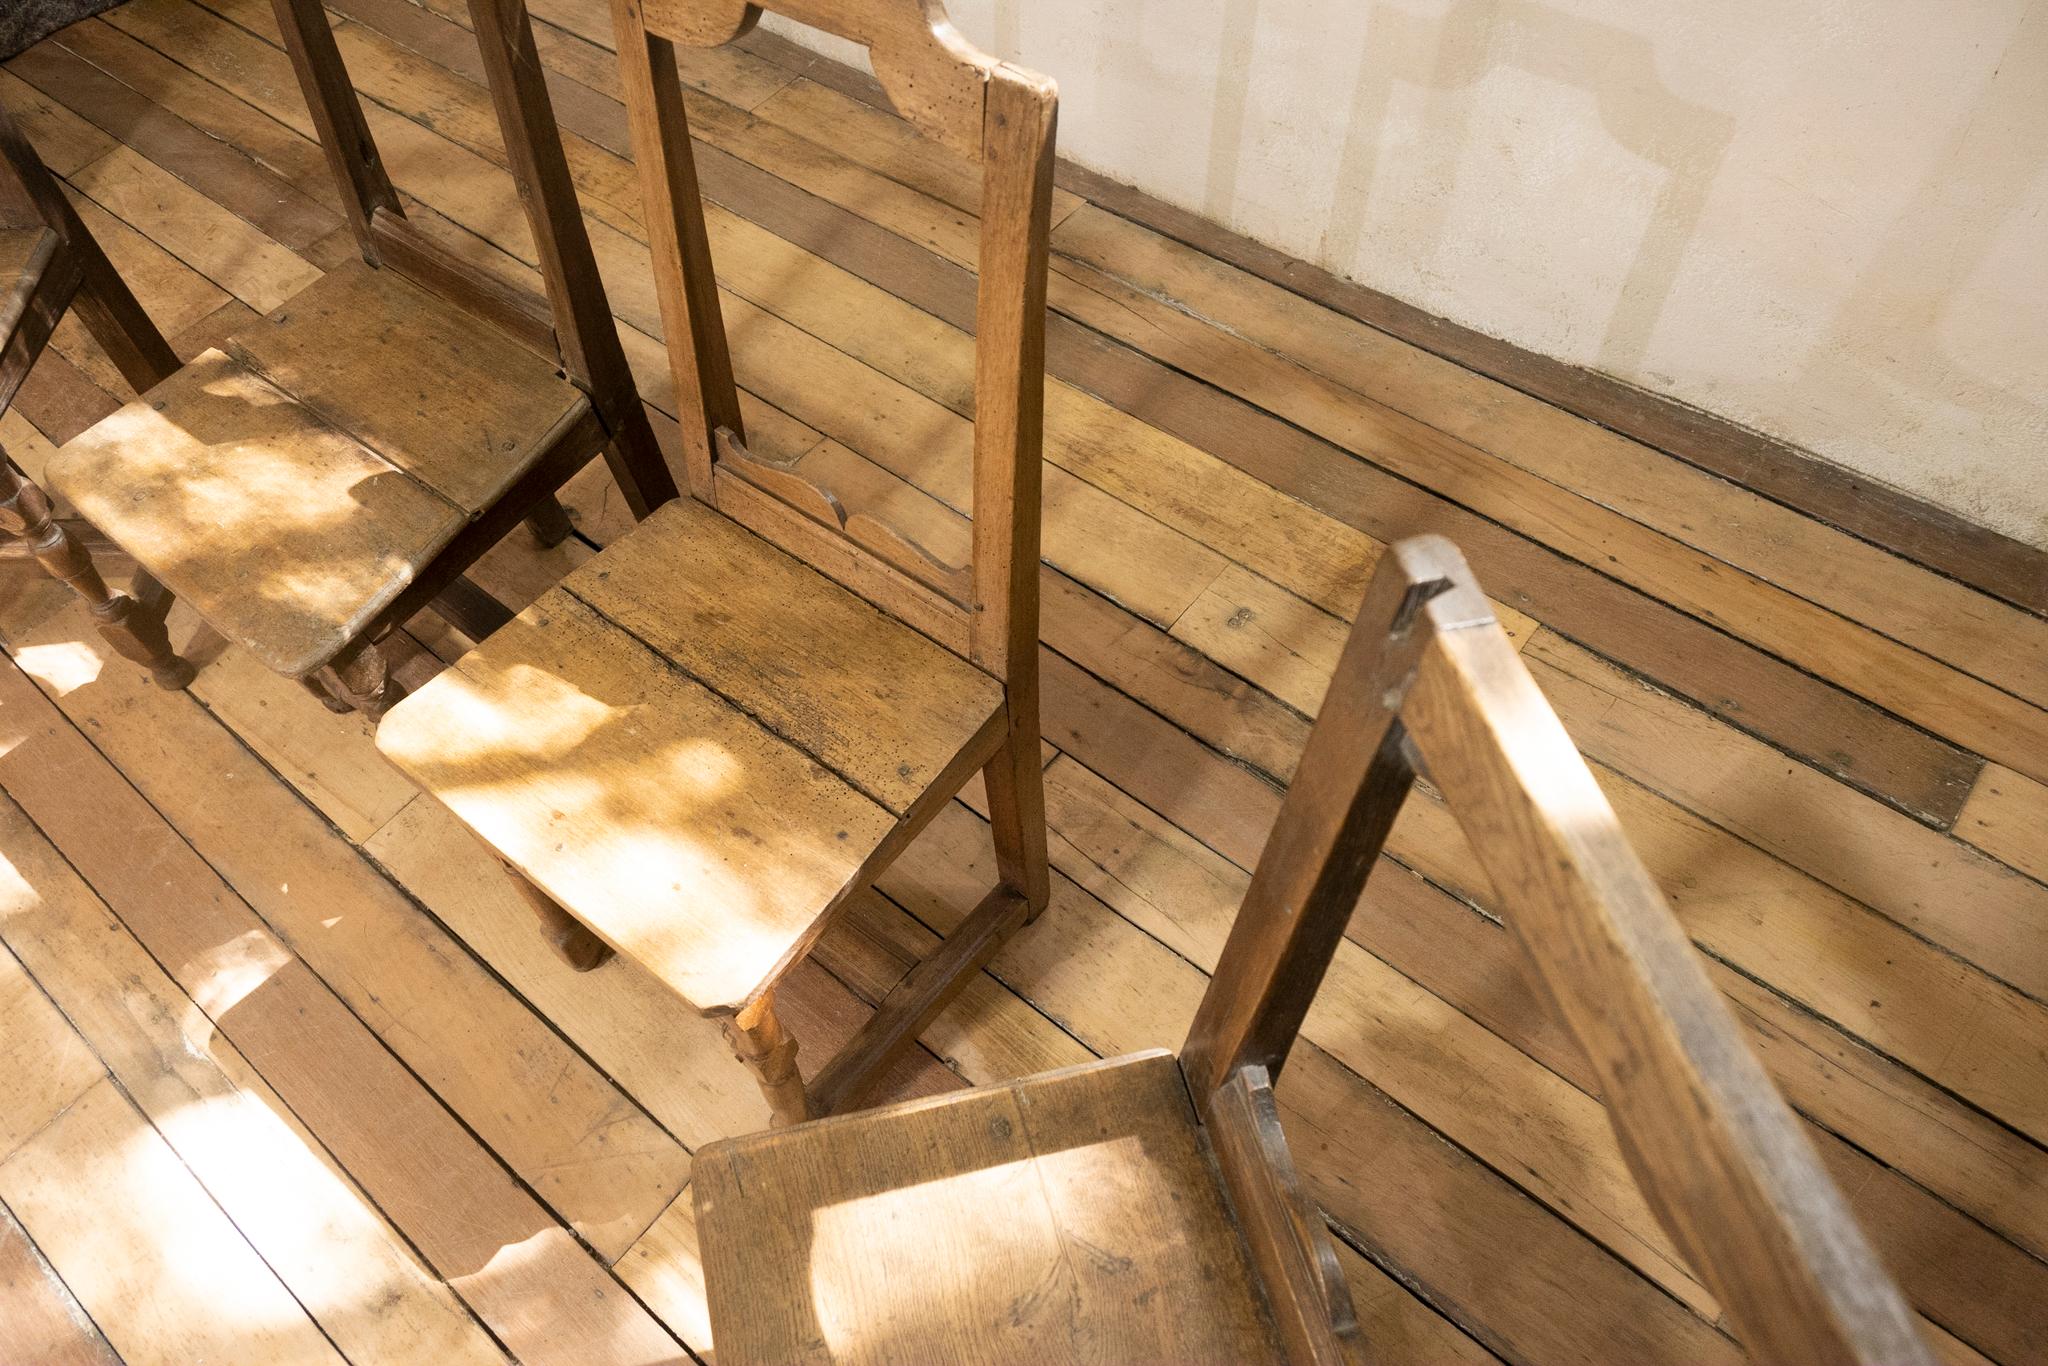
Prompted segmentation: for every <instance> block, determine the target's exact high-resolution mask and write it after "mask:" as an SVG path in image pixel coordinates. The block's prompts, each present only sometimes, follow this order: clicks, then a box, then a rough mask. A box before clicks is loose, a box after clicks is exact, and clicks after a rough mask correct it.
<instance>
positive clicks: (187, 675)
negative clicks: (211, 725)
mask: <svg viewBox="0 0 2048 1366" xmlns="http://www.w3.org/2000/svg"><path fill="white" fill-rule="evenodd" d="M0 532H5V533H7V534H9V535H13V536H18V537H20V538H21V539H22V540H24V541H26V542H27V543H28V547H29V550H30V551H31V552H32V553H33V554H34V555H35V557H36V563H37V564H39V565H41V566H42V568H43V572H44V573H46V574H48V575H49V576H50V577H51V578H53V579H55V580H57V581H58V582H59V583H62V584H64V585H65V586H67V587H68V588H70V589H71V591H72V592H74V593H76V594H78V596H79V597H81V598H83V599H85V605H86V606H87V608H89V609H90V610H91V612H92V615H93V620H94V622H95V623H96V624H97V626H98V628H99V633H100V635H101V636H102V637H103V638H105V640H106V642H107V644H108V645H109V646H111V647H112V648H113V650H114V652H115V653H116V654H118V655H120V656H121V657H122V658H123V659H129V660H133V661H134V662H135V663H137V664H140V665H142V666H144V667H145V668H147V669H148V670H149V673H150V677H151V678H153V679H155V680H156V685H157V686H158V687H160V688H164V689H167V690H171V691H176V690H177V689H179V688H183V687H184V686H185V685H186V684H188V683H190V682H191V681H192V677H193V673H194V670H193V668H192V665H191V664H190V663H188V662H187V661H185V660H182V659H180V658H178V656H177V655H176V654H175V653H174V652H173V651H172V650H171V637H170V632H169V631H167V630H166V629H165V627H164V615H165V612H166V611H167V610H168V608H169V606H170V603H169V596H168V594H164V595H162V596H161V597H160V598H157V600H154V601H150V602H137V601H136V600H135V599H134V598H131V597H129V596H128V595H127V594H126V593H116V592H113V591H112V590H111V589H109V588H108V587H107V583H106V580H105V579H103V578H101V577H100V571H99V570H98V568H96V567H95V566H94V564H93V562H92V555H91V554H90V553H89V552H88V551H87V550H86V549H85V547H84V546H82V545H80V544H79V543H78V542H77V541H76V540H74V539H73V538H72V536H71V533H70V532H68V531H66V530H65V529H64V527H63V524H62V523H60V522H59V521H58V520H57V518H56V516H55V514H54V512H53V510H52V509H51V506H50V499H49V496H48V495H47V494H45V493H44V492H43V491H42V489H40V488H39V487H37V486H36V484H35V483H34V482H33V481H32V480H30V479H29V478H27V477H26V476H25V475H23V474H22V473H21V472H20V471H19V470H17V469H15V468H14V466H12V465H11V464H8V463H6V461H5V460H4V459H0ZM149 582H150V583H151V584H152V585H154V584H155V580H150V581H149ZM152 596H153V597H154V596H155V595H152Z"/></svg>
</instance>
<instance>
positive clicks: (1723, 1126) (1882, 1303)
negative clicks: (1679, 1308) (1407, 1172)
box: [1182, 536, 1932, 1366]
mask: <svg viewBox="0 0 2048 1366" xmlns="http://www.w3.org/2000/svg"><path fill="white" fill-rule="evenodd" d="M1418 771H1420V772H1422V773H1423V774H1425V775H1426V776H1427V777H1428V778H1429V780H1430V781H1431V782H1432V783H1433V784H1434V785H1435V786H1436V787H1437V788H1438V789H1439V790H1440V791H1441V792H1442V794H1443V797H1444V801H1445V804H1446V805H1447V806H1448V807H1449V808H1450V810H1451V813H1452V814H1453V815H1454V816H1455V817H1456V818H1457V819H1458V822H1459V824H1460V826H1461V827H1462V828H1463V829H1464V832H1465V834H1466V837H1467V839H1468V841H1469V842H1470V844H1471V846H1472V848H1473V849H1474V851H1475V852H1476V853H1477V855H1478V857H1479V862H1480V864H1481V866H1482V867H1483V868H1484V870H1485V872H1486V874H1487V876H1488V878H1489V879H1490V880H1491V882H1492V884H1493V887H1494V889H1495V891H1496V893H1497V894H1498V896H1499V898H1500V900H1501V911H1502V914H1503V916H1504V917H1505V919H1506V921H1507V924H1508V926H1509V929H1510V931H1511V933H1512V934H1513V936H1514V939H1515V942H1516V943H1517V945H1518V946H1519V947H1520V950H1521V953H1522V955H1523V959H1524V962H1525V964H1526V966H1527V967H1528V968H1529V969H1530V970H1531V975H1532V976H1533V977H1534V979H1535V981H1536V982H1537V983H1538V985H1539V988H1540V990H1541V992H1542V994H1543V995H1544V996H1546V997H1547V999H1548V1000H1549V1001H1550V1003H1551V1005H1552V1007H1553V1008H1554V1009H1555V1010H1557V1011H1558V1012H1559V1014H1560V1015H1561V1017H1562V1018H1563V1020H1564V1021H1565V1023H1566V1024H1567V1025H1568V1026H1569V1027H1570V1028H1571V1030H1572V1032H1573V1034H1574V1035H1575V1036H1576V1037H1577V1039H1578V1041H1579V1043H1580V1046H1581V1047H1582V1048H1583V1049H1584V1050H1585V1053H1586V1056H1587V1058H1588V1060H1589V1061H1590V1062H1591V1063H1592V1066H1593V1070H1594V1074H1595V1076H1596V1077H1597V1078H1598V1080H1599V1084H1600V1088H1601V1093H1602V1095H1603V1096H1604V1098H1605V1101H1606V1105H1607V1112H1608V1118H1609V1121H1610V1122H1611V1123H1612V1124H1613V1126H1614V1130H1615V1134H1616V1137H1617V1139H1618V1140H1619V1143H1620V1147H1621V1151H1622V1154H1623V1156H1624V1158H1625V1159H1626V1161H1627V1162H1628V1164H1629V1168H1630V1170H1631V1172H1632V1173H1633V1174H1634V1175H1635V1178H1636V1181H1637V1183H1638V1184H1639V1185H1640V1186H1641V1187H1642V1189H1643V1192H1644V1194H1645V1195H1646V1197H1647V1198H1648V1200H1649V1203H1650V1206H1651V1208H1652V1209H1653V1210H1655V1211H1656V1213H1657V1217H1658V1219H1659V1221H1660V1222H1662V1224H1663V1225H1664V1227H1665V1229H1666V1230H1667V1231H1669V1232H1670V1234H1671V1236H1672V1238H1673V1240H1674V1241H1675V1242H1676V1243H1677V1244H1678V1246H1679V1248H1680V1249H1681V1250H1682V1251H1683V1252H1684V1254H1685V1256H1686V1258H1687V1259H1688V1261H1689V1262H1690V1263H1691V1265H1692V1267H1693V1268H1694V1269H1695V1271H1696V1272H1697V1273H1698V1274H1699V1276H1700V1278H1701V1280H1702V1281H1703V1282H1704V1283H1705V1284H1706V1286H1707V1288H1708V1289H1709V1290H1710V1291H1711V1292H1712V1293H1713V1294H1714V1296H1715V1297H1716V1298H1717V1299H1718V1300H1719V1301H1720V1302H1721V1304H1722V1305H1724V1306H1725V1307H1726V1308H1727V1310H1728V1313H1729V1315H1730V1316H1731V1318H1732V1319H1733V1320H1734V1323H1735V1326H1736V1330H1737V1332H1738V1334H1739V1335H1740V1336H1741V1337H1742V1339H1743V1341H1744V1342H1745V1343H1746V1344H1747V1345H1748V1346H1749V1348H1750V1350H1751V1351H1752V1352H1753V1353H1754V1354H1755V1355H1757V1356H1758V1358H1759V1359H1765V1360H1774V1361H1775V1360H1787V1361H1813V1362H1830V1363H1862V1364H1865V1366H1877V1364H1878V1363H1912V1364H1914V1366H1931V1362H1932V1358H1931V1357H1930V1356H1929V1354H1928V1351H1927V1348H1926V1345H1925V1343H1924V1342H1922V1340H1921V1339H1920V1337H1919V1335H1918V1333H1917V1331H1916V1330H1915V1327H1914V1322H1913V1317H1912V1313H1911V1311H1910V1310H1909V1309H1908V1308H1907V1306H1906V1302H1905V1300H1904V1299H1903V1297H1901V1296H1900V1294H1899V1292H1898V1289H1897V1287H1896V1286H1895V1285H1894V1284H1893V1283H1892V1281H1891V1279H1890V1277H1889V1276H1887V1275H1886V1273H1885V1271H1884V1269H1883V1267H1882V1266H1881V1264H1880V1263H1879V1262H1878V1260H1877V1257H1876V1255H1875V1254H1874V1253H1873V1252H1872V1250H1871V1248H1870V1245H1869V1243H1868V1242H1867V1241H1866V1240H1865V1238H1864V1235H1863V1233H1862V1231H1861V1229H1860V1228H1858V1227H1857V1224H1856V1221H1855V1220H1854V1218H1853V1217H1852V1216H1851V1215H1850V1212H1849V1209H1848V1207H1847V1205H1846V1204H1845V1203H1844V1201H1843V1200H1842V1197H1841V1195H1840V1193H1839V1192H1838V1191H1837V1190H1836V1189H1835V1186H1834V1183H1833V1182H1832V1181H1831V1180H1830V1179H1829V1178H1828V1175H1827V1172H1826V1170H1825V1169H1824V1168H1823V1167H1822V1166H1821V1165H1820V1159H1819V1158H1818V1156H1816V1154H1815V1153H1814V1150H1813V1148H1812V1146H1811V1144H1810V1143H1809V1142H1808V1141H1807V1139H1806V1135H1805V1134H1804V1132H1803V1131H1802V1130H1801V1128H1800V1124H1799V1121H1798V1119H1797V1118H1796V1117H1795V1116H1794V1115H1793V1113H1792V1111H1791V1109H1790V1107H1788V1106H1787V1105H1786V1104H1785V1101H1784V1099H1783V1097H1781V1096H1780V1095H1779V1094H1778V1091H1777V1088H1776V1087H1775V1086H1774V1085H1773V1084H1772V1082H1771V1080H1770V1077H1769V1076H1768V1074H1766V1073H1765V1071H1764V1069H1763V1067H1762V1065H1761V1064H1759V1063H1758V1062H1757V1060H1756V1057H1755V1055H1754V1054H1753V1053H1751V1052H1750V1050H1749V1048H1748V1047H1747V1045H1746V1044H1745V1042H1744V1041H1743V1039H1742V1036H1741V1033H1740V1031H1739V1030H1738V1028H1737V1026H1736V1023H1735V1019H1734V1017H1733V1015H1732V1014H1731V1013H1730V1012H1729V1009H1728V1006H1727V1004H1726V1002H1725V1001H1723V1000H1722V998H1721V995H1720V993H1719V992H1718V991H1717V990H1716V989H1715V988H1714V986H1713V984H1712V983H1711V982H1710V981H1709V980H1708V978H1707V976H1706V973H1705V971H1704V970H1703V969H1702V968H1701V966H1700V962H1699V954H1698V951H1697V950H1696V949H1694V947H1693V945H1692V943H1691V941H1690V940H1689V939H1688V938H1687V937H1686V935H1685V932H1684V930H1683V929H1682V928H1681V927H1680V925H1679V923H1678V920H1677V918H1676V917H1675V916H1674V915H1673V914H1672V913H1671V909H1670V906H1669V904H1668V903H1667V902H1666V901H1665V900H1664V897H1663V894H1662V892H1661V891H1660V890H1659V889H1658V887H1657V884H1656V883H1655V881H1654V880H1653V879H1652V878H1651V876H1650V874H1649V872H1648V870H1647V869H1645V868H1644V867H1643V865H1642V862H1641V860H1639V859H1638V858H1637V857H1636V855H1635V852H1634V850H1633V849H1631V848H1630V846H1629V844H1628V840H1627V838H1626V837H1625V836H1624V834H1623V833H1622V830H1621V827H1620V824H1619V823H1618V821H1617V820H1616V818H1615V815H1614V811H1613V809H1612V808H1611V807H1610V806H1609V805H1608V804H1607V800H1606V798H1605V796H1604V795H1603V794H1602V793H1601V791H1600V787H1599V784H1598V783H1596V782H1595V781H1594V778H1593V775H1592V772H1591V770H1589V769H1588V768H1587V767H1586V763H1585V760H1584V759H1583V758H1581V757H1580V755H1579V752H1578V749H1577V748H1576V747H1575V746H1574V745H1573V744H1572V741H1571V737H1570V736H1569V735H1567V734H1566V733H1565V730H1564V727H1563V725H1562V724H1561V723H1560V722H1559V721H1558V719H1557V716H1556V714H1555V713H1554V712H1553V711H1552V710H1551V709H1550V706H1549V704H1548V702H1546V701H1545V699H1544V697H1543V695H1542V693H1541V692H1540V691H1539V690H1538V689H1537V687H1536V684H1535V681H1534V680H1533V679H1532V678H1531V677H1530V676H1529V672H1528V669H1527V668H1526V666H1524V665H1523V663H1522V661H1521V659H1520V657H1519V656H1518V655H1517V654H1516V653H1515V651H1514V648H1513V647H1512V646H1511V645H1510V644H1509V643H1508V641H1507V638H1506V636H1504V635H1503V634H1502V633H1501V631H1500V629H1499V625H1498V623H1497V622H1495V620H1494V618H1493V614H1492V611H1491V610H1490V609H1489V608H1488V606H1487V604H1486V601H1485V599H1484V598H1483V597H1482V596H1481V595H1480V593H1479V590H1478V587H1477V586H1476V585H1475V584H1474V582H1473V580H1472V576H1471V573H1470V571H1469V570H1468V569H1467V568H1466V567H1465V564H1464V561H1463V559H1462V557H1460V556H1459V554H1458V552H1457V551H1456V550H1455V549H1454V548H1453V547H1452V546H1451V545H1450V544H1449V543H1448V542H1446V541H1443V540H1442V539H1440V538H1437V537H1433V536H1431V537H1420V538H1417V539H1415V540H1410V541H1404V542H1401V543H1400V544H1398V545H1396V546H1394V547H1392V548H1391V549H1390V550H1389V551H1388V552H1387V554H1386V556H1385V557H1384V558H1383V559H1382V560H1381V562H1380V565H1379V568H1378V570H1377V571H1376V572H1375V574H1374V575H1373V579H1372V583H1371V584H1370V586H1369V587H1368V588H1367V590H1366V597H1365V604H1364V606H1363V607H1362V608H1361V610H1360V612H1359V614H1358V619H1357V625H1356V627H1355V628H1354V630H1353V632H1352V634H1351V637H1350V640H1349V642H1348V643H1347V644H1346V646H1345V649H1344V653H1343V656H1342V657H1341V659H1340V660H1339V662H1338V665H1337V671H1336V674H1335V676H1334V677H1333V679H1332V680H1331V684H1330V691H1329V694H1328V696H1327V697H1325V699H1324V702H1323V709H1322V712H1321V714H1320V716H1319V717H1318V719H1317V721H1316V725H1315V729H1314V731H1313V732H1311V734H1310V736H1309V742H1308V748H1307V750H1306V751H1305V752H1304V753H1303V755H1302V760H1301V764H1300V767H1299V768H1298V769H1297V771H1296V776H1295V780H1294V783H1293V785H1292V786H1291V787H1290V788H1289V789H1288V793H1287V798H1286V800H1285V802H1284V803H1283V804H1282V807H1281V811H1280V817H1279V819H1278V821H1277V822H1276V823H1275V825H1274V827H1273V831H1272V834H1271V835H1270V836H1269V837H1268V839H1267V842H1266V848H1265V852H1264V853H1263V854H1262V855H1261V856H1260V859H1259V866H1258V869H1257V871H1256V872H1255V873H1254V874H1253V878H1252V885H1251V888H1250V890H1249V891H1248V893H1247V895H1246V897H1245V901H1244V906H1243V909H1242V910H1241V911H1240V912H1239V915H1238V919H1237V922H1236V924H1235V925H1233V926H1232V929H1231V934H1230V938H1229V941H1228V942H1227V944H1226V945H1225V947H1224V951H1223V957H1222V960H1221V961H1220V962H1219V963H1218V965H1217V969H1216V974H1215V976H1214V977H1213V978H1212V979H1211V982H1210V986H1209V991H1208V994H1207V995H1206V996H1205V997H1204V998H1203V1001H1202V1005H1201V1007H1200V1009H1199V1010H1198V1011H1197V1013H1196V1016H1195V1023H1194V1026H1193V1028H1192V1030H1191V1031H1190V1033H1189V1036H1188V1042H1187V1046H1186V1048H1185V1050H1184V1053H1183V1057H1182V1067H1183V1071H1184V1072H1185V1074H1186V1076H1187V1078H1188V1084H1189V1089H1190V1091H1191V1092H1192V1093H1193V1098H1194V1101H1195V1105H1196V1108H1197V1109H1198V1110H1199V1111H1200V1112H1201V1113H1202V1116H1203V1119H1204V1121H1205V1123H1208V1124H1209V1125H1211V1127H1212V1129H1213V1131H1214V1135H1215V1149H1216V1154H1217V1160H1218V1164H1219V1166H1220V1167H1221V1168H1222V1171H1223V1175H1224V1179H1225V1180H1226V1182H1228V1183H1229V1185H1230V1189H1231V1192H1232V1197H1233V1199H1234V1200H1235V1201H1236V1202H1237V1204H1238V1206H1239V1209H1240V1211H1241V1217H1242V1218H1243V1222H1244V1224H1245V1228H1246V1240H1247V1244H1248V1246H1249V1247H1250V1249H1251V1252H1252V1255H1253V1258H1254V1261H1255V1262H1256V1263H1257V1264H1258V1266H1259V1269H1260V1274H1261V1278H1262V1280H1263V1281H1264V1282H1265V1284H1266V1285H1267V1287H1268V1291H1269V1300H1271V1301H1272V1302H1273V1307H1274V1310H1275V1316H1276V1318H1277V1319H1278V1320H1279V1322H1280V1325H1281V1328H1282V1331H1283V1335H1285V1336H1286V1337H1287V1338H1288V1342H1289V1347H1290V1355H1292V1356H1293V1357H1294V1358H1295V1359H1297V1360H1321V1359H1322V1358H1323V1355H1326V1354H1327V1353H1326V1350H1325V1349H1327V1346H1328V1337H1327V1336H1324V1337H1320V1338H1319V1337H1317V1336H1316V1330H1317V1329H1318V1327H1319V1325H1318V1324H1317V1323H1316V1321H1315V1320H1314V1318H1313V1316H1312V1314H1311V1313H1310V1312H1309V1310H1311V1309H1313V1308H1315V1307H1317V1306H1318V1304H1319V1303H1320V1304H1321V1305H1323V1306H1325V1307H1328V1306H1331V1305H1334V1306H1335V1307H1334V1309H1333V1311H1332V1312H1333V1313H1336V1314H1338V1315H1341V1314H1342V1312H1343V1309H1344V1306H1343V1305H1342V1304H1341V1302H1337V1301H1334V1300H1332V1298H1331V1297H1330V1296H1329V1295H1328V1294H1327V1293H1325V1287H1326V1282H1327V1271H1326V1269H1325V1268H1324V1267H1323V1266H1322V1264H1321V1263H1320V1262H1319V1253H1320V1251H1321V1248H1320V1247H1319V1244H1318V1237H1319V1235H1320V1232H1321V1230H1320V1226H1319V1225H1320V1221H1319V1219H1318V1218H1317V1217H1316V1216H1315V1214H1314V1210H1313V1207H1312V1206H1310V1205H1308V1203H1307V1202H1306V1200H1305V1199H1303V1198H1302V1197H1301V1196H1300V1194H1299V1189H1298V1187H1297V1186H1296V1184H1295V1183H1294V1182H1293V1180H1292V1178H1291V1168H1290V1166H1289V1163H1288V1159H1287V1153H1286V1147H1285V1144H1284V1142H1282V1141H1280V1139H1279V1137H1278V1117H1277V1110H1276V1109H1274V1108H1273V1104H1272V1099H1271V1085H1270V1083H1271V1078H1272V1075H1273V1074H1275V1073H1277V1071H1278V1067H1279V1064H1280V1062H1282V1061H1284V1059H1285V1057H1286V1054H1287V1049H1288V1047H1289V1046H1290V1045H1291V1044H1292V1042H1293V1040H1294V1037H1295V1035H1296V1033H1297V1032H1298V1030H1299V1029H1300V1026H1301V1022H1302V1019H1303V1017H1304V1015H1305V1014H1306V1012H1307V1009H1308V1005H1309V1002H1310V1000H1311V999H1312V997H1313V996H1314V994H1315V989H1316V986H1317V984H1318V983H1319V982H1320V981H1321V980H1322V977H1323V974H1324V972H1325V970H1326V969H1327V968H1328V966H1329V962H1330V958H1331V956H1332V955H1333V953H1334V952H1335V949H1336V945H1337V941H1338V939H1339V938H1340V937H1341V935H1342V933H1343V929H1344V925H1345V922H1346V921H1347V920H1348V919H1349V917H1350V914H1351V910H1352V907H1353V906H1354V904H1355V903H1356V901H1357V899H1358V896H1359V894H1360V892H1361V891H1362V890H1363V888H1364V883H1365V880H1366V876H1367V874H1368V872H1369V871H1370V867H1371V864H1372V860H1373V859H1374V858H1375V857H1376V856H1377V855H1378V853H1379V851H1380V847H1381V845H1382V843H1383V842H1384V840H1385V837H1386V834H1387V831H1388V829H1389V828H1390V827H1391V826H1392V824H1393V820H1394V817H1395V814H1396V812H1397V811H1398V809H1399V807H1400V804H1401V801H1402V800H1403V798H1404V796H1405V794H1406V792H1407V790H1408V788H1409V786H1410V784H1411V782H1412V779H1413V776H1414V775H1415V774H1416V773H1417V772H1418ZM1283 1292H1285V1293H1284V1294H1283ZM1290 1329H1291V1330H1292V1331H1290ZM1338 1331H1339V1332H1341V1326H1340V1328H1339V1330H1338Z"/></svg>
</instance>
